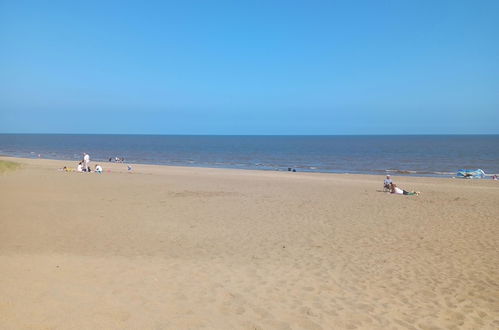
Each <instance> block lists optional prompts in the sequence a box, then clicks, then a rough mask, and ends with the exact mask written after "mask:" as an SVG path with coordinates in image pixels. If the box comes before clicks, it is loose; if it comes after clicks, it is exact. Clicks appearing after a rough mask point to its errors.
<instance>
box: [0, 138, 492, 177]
mask: <svg viewBox="0 0 499 330" xmlns="http://www.w3.org/2000/svg"><path fill="white" fill-rule="evenodd" d="M83 152H87V153H89V154H90V157H91V160H93V161H99V162H107V161H108V160H109V158H110V157H113V158H114V157H120V158H122V157H123V158H125V162H126V163H143V164H161V165H177V166H198V167H220V168H240V169H254V170H280V171H287V170H288V168H294V169H296V171H298V172H332V173H367V174H385V173H386V174H396V175H416V176H452V175H454V174H455V173H456V171H457V170H458V169H461V168H471V169H475V168H481V169H483V170H484V171H485V173H487V174H495V173H499V135H418V136H408V135H399V136H397V135H390V136H379V135H376V136H365V135H362V136H201V135H192V136H189V135H66V134H0V155H7V156H16V157H28V158H50V159H64V160H68V166H70V165H76V163H77V162H78V161H79V160H81V158H82V153H83ZM104 166H105V164H104Z"/></svg>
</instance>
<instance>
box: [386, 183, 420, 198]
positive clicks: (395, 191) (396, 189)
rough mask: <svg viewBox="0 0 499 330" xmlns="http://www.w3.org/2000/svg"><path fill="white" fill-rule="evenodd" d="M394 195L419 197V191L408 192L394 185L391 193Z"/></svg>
mask: <svg viewBox="0 0 499 330" xmlns="http://www.w3.org/2000/svg"><path fill="white" fill-rule="evenodd" d="M390 192H391V193H392V194H397V195H419V191H407V190H403V189H400V188H399V187H397V185H396V184H395V183H392V189H391V191H390Z"/></svg>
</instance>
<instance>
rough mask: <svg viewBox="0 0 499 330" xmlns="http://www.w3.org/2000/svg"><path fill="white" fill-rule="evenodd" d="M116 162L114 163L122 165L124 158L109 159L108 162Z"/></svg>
mask: <svg viewBox="0 0 499 330" xmlns="http://www.w3.org/2000/svg"><path fill="white" fill-rule="evenodd" d="M113 161H114V162H116V163H124V162H125V157H121V158H120V157H114V158H113V157H109V162H113Z"/></svg>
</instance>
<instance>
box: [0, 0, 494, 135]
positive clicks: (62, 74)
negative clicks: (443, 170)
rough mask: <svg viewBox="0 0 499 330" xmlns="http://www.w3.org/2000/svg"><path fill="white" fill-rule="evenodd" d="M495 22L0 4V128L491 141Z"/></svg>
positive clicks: (261, 5)
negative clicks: (403, 136) (487, 138)
mask: <svg viewBox="0 0 499 330" xmlns="http://www.w3.org/2000/svg"><path fill="white" fill-rule="evenodd" d="M498 13H499V1H495V0H492V1H480V0H477V1H467V0H466V1H465V0H462V1H459V0H454V1H397V0H394V1H289V0H288V1H254V0H253V1H201V0H200V1H175V2H168V1H157V2H155V1H133V2H132V1H16V0H12V1H5V0H0V132H3V133H8V132H13V133H20V132H26V133H125V134H127V133H128V134H386V133H390V134H400V133H402V134H404V133H406V134H438V133H442V134H468V133H471V134H472V133H478V134H481V133H484V134H487V133H492V134H498V133H499V19H498Z"/></svg>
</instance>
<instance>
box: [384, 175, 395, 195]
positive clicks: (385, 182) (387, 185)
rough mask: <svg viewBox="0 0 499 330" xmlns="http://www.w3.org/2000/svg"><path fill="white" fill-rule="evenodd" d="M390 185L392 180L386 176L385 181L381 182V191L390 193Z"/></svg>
mask: <svg viewBox="0 0 499 330" xmlns="http://www.w3.org/2000/svg"><path fill="white" fill-rule="evenodd" d="M392 184H393V181H392V178H391V177H390V175H387V176H386V179H385V181H383V190H388V191H392Z"/></svg>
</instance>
